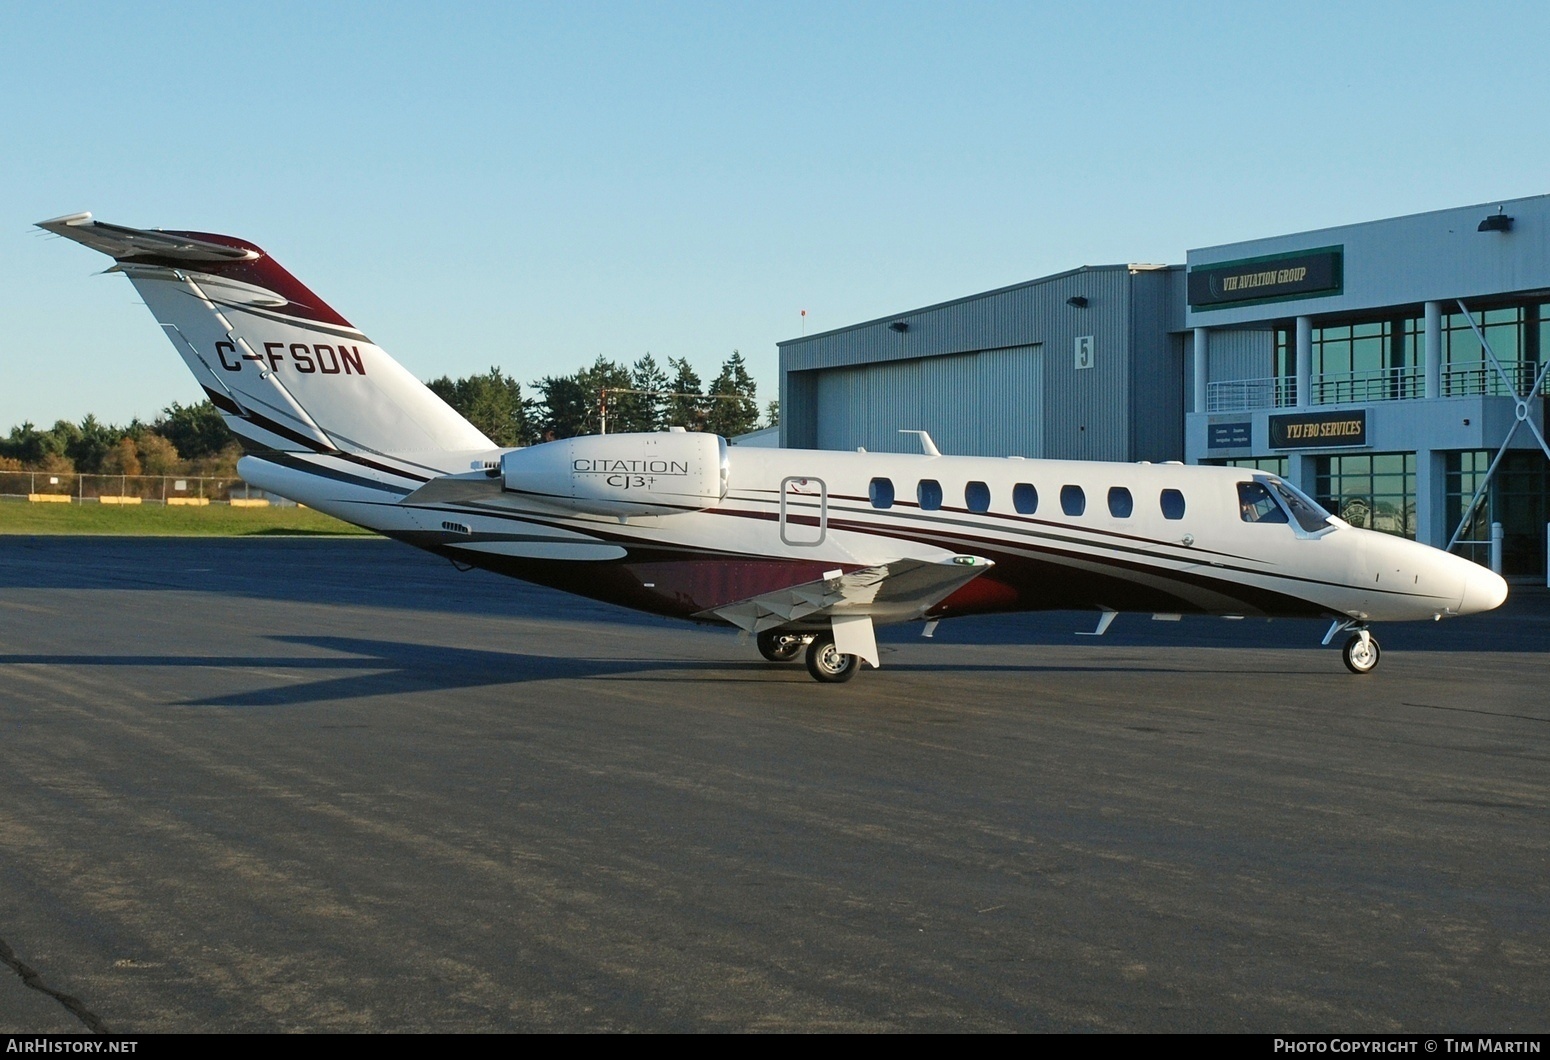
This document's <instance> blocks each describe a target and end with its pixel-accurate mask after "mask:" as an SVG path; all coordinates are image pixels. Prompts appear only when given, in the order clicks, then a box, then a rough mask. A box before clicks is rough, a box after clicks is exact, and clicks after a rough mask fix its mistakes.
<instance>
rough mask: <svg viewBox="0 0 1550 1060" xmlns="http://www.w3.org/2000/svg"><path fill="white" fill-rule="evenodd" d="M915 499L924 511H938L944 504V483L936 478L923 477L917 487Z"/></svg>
mask: <svg viewBox="0 0 1550 1060" xmlns="http://www.w3.org/2000/svg"><path fill="white" fill-rule="evenodd" d="M915 499H916V500H918V501H919V502H920V507H921V509H922V510H923V511H928V512H934V511H936V510H937V509H938V508H940V507H941V506H942V484H941V483H940V482H938V481H937V480H936V479H934V478H923V479H921V480H920V485H919V486H917V487H916V488H915Z"/></svg>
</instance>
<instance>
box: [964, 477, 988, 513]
mask: <svg viewBox="0 0 1550 1060" xmlns="http://www.w3.org/2000/svg"><path fill="white" fill-rule="evenodd" d="M963 506H964V507H965V508H967V509H969V511H971V512H988V511H990V487H989V486H987V485H985V484H984V483H983V482H971V483H969V484H968V485H967V486H965V487H964V488H963Z"/></svg>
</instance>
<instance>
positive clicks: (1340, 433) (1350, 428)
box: [1270, 409, 1367, 449]
mask: <svg viewBox="0 0 1550 1060" xmlns="http://www.w3.org/2000/svg"><path fill="white" fill-rule="evenodd" d="M1366 444H1367V410H1366V409H1356V410H1355V411H1352V412H1300V413H1293V414H1291V415H1286V416H1272V417H1270V448H1272V449H1333V448H1337V447H1345V446H1363V445H1366Z"/></svg>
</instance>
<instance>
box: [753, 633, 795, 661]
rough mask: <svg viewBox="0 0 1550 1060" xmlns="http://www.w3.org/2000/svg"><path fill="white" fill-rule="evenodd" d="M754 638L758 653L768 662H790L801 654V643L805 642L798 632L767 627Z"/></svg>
mask: <svg viewBox="0 0 1550 1060" xmlns="http://www.w3.org/2000/svg"><path fill="white" fill-rule="evenodd" d="M754 640H755V643H757V644H758V645H759V654H760V655H762V656H764V657H765V658H766V659H768V660H769V661H770V662H790V661H791V660H792V659H795V658H796V657H797V656H798V655H800V654H802V645H803V644H805V643H806V639H805V638H804V637H803V636H802V635H801V634H800V633H789V632H786V631H784V630H779V629H767V630H765V631H764V632H763V633H760V634H758V635H757V636H756V637H755V638H754Z"/></svg>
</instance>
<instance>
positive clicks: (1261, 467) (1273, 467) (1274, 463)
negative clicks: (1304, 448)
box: [1201, 456, 1287, 478]
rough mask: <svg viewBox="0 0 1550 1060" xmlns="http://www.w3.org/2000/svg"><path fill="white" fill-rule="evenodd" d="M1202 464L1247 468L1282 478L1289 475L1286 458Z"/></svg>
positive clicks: (1205, 462) (1276, 457) (1207, 462)
mask: <svg viewBox="0 0 1550 1060" xmlns="http://www.w3.org/2000/svg"><path fill="white" fill-rule="evenodd" d="M1201 463H1202V464H1211V465H1213V466H1215V467H1247V468H1252V469H1253V470H1255V471H1268V472H1270V473H1271V474H1272V475H1276V476H1278V477H1280V478H1285V477H1286V475H1287V459H1286V457H1284V456H1241V457H1236V458H1233V459H1231V460H1202V461H1201Z"/></svg>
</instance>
